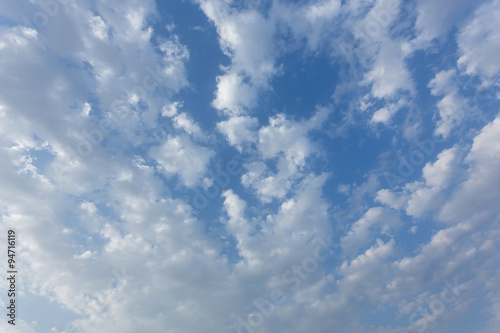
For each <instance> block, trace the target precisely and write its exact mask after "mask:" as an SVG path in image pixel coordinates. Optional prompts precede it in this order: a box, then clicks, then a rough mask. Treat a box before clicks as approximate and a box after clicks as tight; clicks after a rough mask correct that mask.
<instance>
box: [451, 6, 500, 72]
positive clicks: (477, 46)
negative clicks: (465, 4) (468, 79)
mask: <svg viewBox="0 0 500 333" xmlns="http://www.w3.org/2000/svg"><path fill="white" fill-rule="evenodd" d="M499 13H500V1H497V0H494V1H488V2H487V3H485V4H483V5H482V6H481V7H479V8H478V9H477V10H475V11H474V17H473V19H472V20H471V22H469V23H468V24H467V25H465V26H464V27H463V28H462V29H461V31H460V33H459V35H458V38H457V42H458V46H459V50H460V54H461V56H460V58H459V59H458V64H459V65H461V66H463V67H464V68H465V70H466V72H467V74H470V75H482V76H483V77H485V78H487V79H492V78H493V77H496V76H497V75H498V74H499V73H500V65H499V64H498V61H497V59H496V57H495V54H498V53H499V52H500V31H499V28H498V24H497V23H496V22H497V17H498V15H499Z"/></svg>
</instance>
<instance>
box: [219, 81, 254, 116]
mask: <svg viewBox="0 0 500 333" xmlns="http://www.w3.org/2000/svg"><path fill="white" fill-rule="evenodd" d="M212 105H213V106H214V107H215V108H216V109H218V110H223V111H226V112H228V113H229V114H240V113H244V112H245V110H247V109H251V108H253V107H255V106H256V105H257V89H256V88H255V87H253V86H251V85H250V84H248V83H246V82H244V78H243V77H242V76H241V75H239V74H236V73H228V74H225V75H222V76H219V77H217V91H216V93H215V99H214V101H213V103H212Z"/></svg>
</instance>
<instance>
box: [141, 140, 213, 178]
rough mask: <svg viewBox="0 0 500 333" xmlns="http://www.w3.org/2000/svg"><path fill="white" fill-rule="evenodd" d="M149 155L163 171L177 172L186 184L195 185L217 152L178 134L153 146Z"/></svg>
mask: <svg viewBox="0 0 500 333" xmlns="http://www.w3.org/2000/svg"><path fill="white" fill-rule="evenodd" d="M149 155H150V156H151V157H152V158H154V159H155V160H156V161H157V162H158V164H159V166H160V170H161V171H163V172H165V173H166V174H167V175H173V174H177V175H179V177H180V178H181V180H182V182H183V184H184V185H185V186H193V185H196V184H197V183H198V182H199V180H200V179H201V178H202V177H203V176H204V175H205V173H206V171H207V166H208V163H209V162H210V160H211V159H212V157H213V156H214V155H215V153H214V152H213V151H212V150H210V149H207V148H205V147H202V146H198V145H196V144H194V143H193V142H192V141H191V140H190V139H189V138H188V137H187V136H178V137H169V138H168V139H167V140H166V141H165V142H164V143H163V144H161V145H160V146H157V147H152V148H151V149H150V151H149Z"/></svg>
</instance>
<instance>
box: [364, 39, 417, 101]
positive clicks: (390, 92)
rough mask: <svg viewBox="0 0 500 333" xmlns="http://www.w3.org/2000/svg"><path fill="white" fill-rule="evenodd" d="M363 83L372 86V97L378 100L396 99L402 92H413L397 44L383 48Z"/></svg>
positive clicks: (409, 77)
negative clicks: (398, 93) (396, 95)
mask: <svg viewBox="0 0 500 333" xmlns="http://www.w3.org/2000/svg"><path fill="white" fill-rule="evenodd" d="M362 83H363V84H371V85H372V95H373V96H374V97H376V98H385V97H388V98H390V97H394V95H395V94H396V93H397V92H399V91H400V90H406V91H413V83H412V78H411V76H410V73H409V72H408V69H407V68H406V64H405V58H404V56H403V54H402V53H401V50H400V48H399V46H398V45H397V44H396V43H386V44H384V45H383V46H382V48H381V50H380V52H379V53H378V54H377V56H376V57H375V62H374V64H373V68H372V69H371V70H370V71H369V72H368V73H366V75H365V78H364V81H363V82H362Z"/></svg>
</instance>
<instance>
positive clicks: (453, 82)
mask: <svg viewBox="0 0 500 333" xmlns="http://www.w3.org/2000/svg"><path fill="white" fill-rule="evenodd" d="M429 88H431V93H432V95H434V96H444V97H443V99H441V100H440V101H439V102H438V104H437V107H438V109H439V116H440V119H439V120H438V122H437V125H436V131H435V133H436V135H441V136H443V137H445V138H446V137H448V136H449V135H450V134H451V131H452V130H454V129H456V128H457V127H458V126H460V125H461V124H462V122H463V121H464V118H465V117H467V113H468V112H469V113H471V112H472V110H466V108H465V105H466V99H465V98H463V97H462V96H461V95H460V94H459V90H458V84H457V73H456V71H455V70H454V69H450V70H448V71H445V70H443V71H441V72H439V73H437V74H436V76H435V77H434V78H433V79H432V80H431V81H430V82H429Z"/></svg>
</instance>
